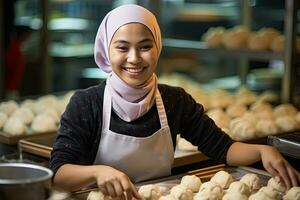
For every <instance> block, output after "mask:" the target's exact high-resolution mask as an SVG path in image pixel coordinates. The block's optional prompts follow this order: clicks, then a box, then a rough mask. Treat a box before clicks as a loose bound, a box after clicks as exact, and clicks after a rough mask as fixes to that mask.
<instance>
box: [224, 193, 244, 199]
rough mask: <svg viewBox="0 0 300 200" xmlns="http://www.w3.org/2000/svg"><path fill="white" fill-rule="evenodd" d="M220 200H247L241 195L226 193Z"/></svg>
mask: <svg viewBox="0 0 300 200" xmlns="http://www.w3.org/2000/svg"><path fill="white" fill-rule="evenodd" d="M222 200H248V197H247V196H246V195H244V194H242V193H238V192H235V193H226V194H225V195H224V196H223V198H222Z"/></svg>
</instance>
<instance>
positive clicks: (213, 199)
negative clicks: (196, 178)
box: [194, 192, 221, 200]
mask: <svg viewBox="0 0 300 200" xmlns="http://www.w3.org/2000/svg"><path fill="white" fill-rule="evenodd" d="M220 199H221V198H220V197H219V196H218V195H216V194H214V193H212V192H198V193H197V194H196V195H195V196H194V200H220Z"/></svg>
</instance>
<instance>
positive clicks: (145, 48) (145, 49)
mask: <svg viewBox="0 0 300 200" xmlns="http://www.w3.org/2000/svg"><path fill="white" fill-rule="evenodd" d="M151 48H152V46H151V45H145V46H142V47H141V50H143V51H147V50H149V49H151Z"/></svg>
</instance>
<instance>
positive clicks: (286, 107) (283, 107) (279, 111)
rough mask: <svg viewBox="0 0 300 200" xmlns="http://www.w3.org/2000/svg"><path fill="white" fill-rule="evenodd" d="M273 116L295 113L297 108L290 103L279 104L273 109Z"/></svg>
mask: <svg viewBox="0 0 300 200" xmlns="http://www.w3.org/2000/svg"><path fill="white" fill-rule="evenodd" d="M273 112H274V115H275V117H282V116H284V115H292V116H294V115H296V114H297V113H298V110H297V108H295V106H293V105H292V104H288V103H287V104H280V105H278V106H276V107H275V108H274V110H273Z"/></svg>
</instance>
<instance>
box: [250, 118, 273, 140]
mask: <svg viewBox="0 0 300 200" xmlns="http://www.w3.org/2000/svg"><path fill="white" fill-rule="evenodd" d="M255 128H256V130H257V135H258V136H260V137H264V136H268V135H274V134H277V133H278V132H279V128H278V127H277V125H276V123H275V121H274V120H272V119H268V118H266V119H261V120H259V121H258V122H257V124H256V126H255Z"/></svg>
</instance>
